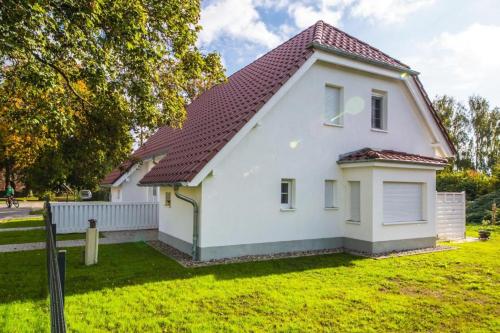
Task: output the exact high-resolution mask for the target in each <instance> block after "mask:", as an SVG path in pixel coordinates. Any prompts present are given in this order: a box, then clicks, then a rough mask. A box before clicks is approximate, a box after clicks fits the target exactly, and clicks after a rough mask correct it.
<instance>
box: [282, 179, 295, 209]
mask: <svg viewBox="0 0 500 333" xmlns="http://www.w3.org/2000/svg"><path fill="white" fill-rule="evenodd" d="M293 199H294V181H293V179H282V180H281V208H282V209H292V208H293Z"/></svg>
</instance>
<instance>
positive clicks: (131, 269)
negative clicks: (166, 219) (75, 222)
mask: <svg viewBox="0 0 500 333" xmlns="http://www.w3.org/2000/svg"><path fill="white" fill-rule="evenodd" d="M83 251H84V250H83V247H78V248H68V249H67V267H66V274H67V275H66V295H67V296H70V295H74V294H84V293H87V292H90V291H97V290H102V289H106V288H119V287H124V286H132V285H141V284H145V283H149V282H160V281H169V280H180V279H193V278H197V277H202V276H206V275H213V276H214V277H215V279H218V280H232V279H245V278H254V277H260V276H267V275H279V274H288V273H296V272H303V271H307V270H314V269H321V268H333V267H347V266H351V265H353V262H354V261H357V260H364V259H363V258H360V257H356V256H351V255H348V254H329V255H320V256H312V257H300V258H288V259H277V260H269V261H260V262H247V263H234V264H227V265H217V266H210V267H198V268H184V267H183V266H181V265H179V264H178V263H177V262H175V261H174V260H172V259H170V258H167V257H165V256H164V255H162V254H160V253H159V252H157V251H155V250H154V249H152V248H151V247H149V246H148V245H147V244H145V243H128V244H120V245H101V246H100V247H99V263H98V264H97V265H95V266H90V267H86V266H84V265H83V264H82V261H83ZM45 265H46V259H45V251H29V252H15V253H0V267H1V271H0V303H10V302H13V301H22V300H29V299H31V300H39V299H41V298H46V297H47V287H46V284H47V282H46V281H47V280H46V270H45Z"/></svg>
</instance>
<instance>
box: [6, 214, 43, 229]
mask: <svg viewBox="0 0 500 333" xmlns="http://www.w3.org/2000/svg"><path fill="white" fill-rule="evenodd" d="M44 225H45V224H44V222H43V219H42V218H41V217H39V218H38V217H37V218H29V219H10V220H0V229H6V228H21V227H43V226H44Z"/></svg>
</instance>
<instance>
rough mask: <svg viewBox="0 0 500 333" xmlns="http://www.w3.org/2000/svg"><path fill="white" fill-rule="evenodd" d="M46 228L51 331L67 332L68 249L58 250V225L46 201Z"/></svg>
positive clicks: (57, 332)
mask: <svg viewBox="0 0 500 333" xmlns="http://www.w3.org/2000/svg"><path fill="white" fill-rule="evenodd" d="M45 230H46V234H47V242H46V249H47V276H48V285H49V296H50V329H51V332H56V333H60V332H66V321H65V320H64V278H65V273H66V251H64V250H60V251H58V250H57V243H56V225H55V224H52V212H51V210H50V203H49V202H48V201H46V202H45Z"/></svg>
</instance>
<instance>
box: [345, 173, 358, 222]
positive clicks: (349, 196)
mask: <svg viewBox="0 0 500 333" xmlns="http://www.w3.org/2000/svg"><path fill="white" fill-rule="evenodd" d="M353 183H357V184H358V187H359V198H358V206H359V208H358V215H359V218H357V219H355V218H353V217H352V215H353V214H352V184H353ZM347 184H348V186H347V187H348V196H347V198H348V202H349V204H348V213H349V218H348V219H347V222H348V223H353V224H360V223H361V182H360V181H359V180H350V181H348V182H347Z"/></svg>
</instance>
